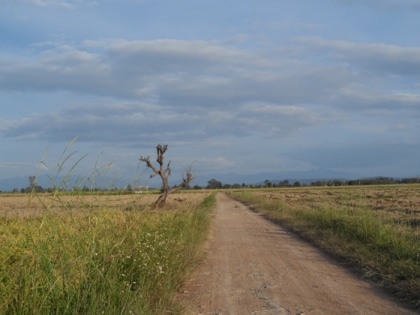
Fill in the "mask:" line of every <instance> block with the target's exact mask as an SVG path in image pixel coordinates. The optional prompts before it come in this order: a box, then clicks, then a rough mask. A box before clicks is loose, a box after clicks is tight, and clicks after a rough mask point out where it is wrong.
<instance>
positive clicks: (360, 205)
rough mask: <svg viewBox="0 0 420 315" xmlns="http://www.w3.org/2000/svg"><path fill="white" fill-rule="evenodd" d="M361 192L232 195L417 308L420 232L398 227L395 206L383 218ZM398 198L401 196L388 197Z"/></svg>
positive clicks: (419, 298) (419, 299) (326, 190)
mask: <svg viewBox="0 0 420 315" xmlns="http://www.w3.org/2000/svg"><path fill="white" fill-rule="evenodd" d="M366 189H368V188H366ZM380 189H382V188H380ZM388 189H389V188H388ZM358 193H359V195H357V193H356V194H355V193H354V191H351V188H347V189H329V188H324V189H319V188H315V189H311V188H298V189H288V190H287V189H283V190H282V189H277V190H266V191H261V190H259V191H257V190H255V191H252V190H247V191H236V192H233V193H232V194H231V195H232V196H233V197H235V198H236V199H239V200H242V201H244V202H246V203H248V204H250V205H251V206H252V207H253V208H254V209H256V211H258V212H261V213H263V214H264V215H265V216H266V217H268V218H269V219H271V220H273V221H276V222H279V223H280V224H282V225H283V226H285V227H287V228H289V229H290V230H293V231H294V232H296V233H297V234H299V235H301V236H302V237H304V238H305V239H307V240H309V241H310V242H312V243H314V244H316V245H317V246H319V247H321V248H322V249H323V250H325V251H327V252H328V253H330V254H333V255H335V256H336V257H338V258H340V259H341V260H344V261H346V262H347V263H348V264H349V265H350V266H351V267H352V268H356V269H357V270H358V272H359V273H361V274H362V275H363V276H364V277H366V278H368V279H370V280H372V281H374V282H375V283H376V285H378V286H382V287H385V288H387V289H388V290H389V291H391V292H392V293H393V294H395V295H396V296H398V297H399V298H401V299H402V300H405V301H409V302H410V303H411V304H413V305H415V306H418V307H419V306H420V233H419V231H418V230H417V229H412V228H409V227H407V226H401V225H396V224H394V220H393V218H392V216H393V215H395V212H396V210H395V209H394V208H391V209H389V212H388V215H387V212H386V211H384V213H385V214H382V215H379V214H378V213H376V212H375V211H374V210H372V208H371V206H370V205H369V204H368V202H367V199H366V197H364V196H365V195H368V192H367V191H365V192H364V193H363V192H362V194H361V191H359V192H358ZM364 194H365V195H364ZM395 198H398V195H392V196H391V197H390V199H395ZM380 201H381V202H383V199H382V198H381V200H380ZM405 211H407V210H405Z"/></svg>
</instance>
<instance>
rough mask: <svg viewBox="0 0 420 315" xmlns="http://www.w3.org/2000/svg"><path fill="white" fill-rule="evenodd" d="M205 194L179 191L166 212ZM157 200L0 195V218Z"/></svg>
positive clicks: (131, 206) (135, 206) (137, 206)
mask: <svg viewBox="0 0 420 315" xmlns="http://www.w3.org/2000/svg"><path fill="white" fill-rule="evenodd" d="M208 194H209V193H208V192H194V193H190V192H188V193H186V192H179V193H176V194H173V195H170V196H169V197H168V199H167V203H166V206H165V208H166V209H176V208H178V207H179V206H183V207H187V208H189V207H195V206H197V204H199V203H200V202H201V201H202V200H203V198H204V197H203V196H206V195H208ZM157 198H158V194H157V193H144V194H128V195H117V194H115V195H112V194H97V195H95V194H90V195H78V194H74V195H70V194H61V195H54V194H47V193H46V194H37V195H31V194H3V195H1V194H0V218H1V217H3V218H29V217H32V216H37V215H42V214H43V213H45V211H51V212H53V213H57V214H58V213H61V212H63V211H68V210H72V211H77V210H86V209H91V210H93V209H102V210H103V209H116V210H146V209H150V207H151V206H152V204H153V203H154V202H155V201H156V199H157Z"/></svg>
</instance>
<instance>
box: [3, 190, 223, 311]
mask: <svg viewBox="0 0 420 315" xmlns="http://www.w3.org/2000/svg"><path fill="white" fill-rule="evenodd" d="M183 196H184V197H185V196H187V195H183ZM55 198H57V197H55ZM99 198H101V197H99ZM102 198H103V197H102ZM186 198H188V196H187V197H186ZM214 203H215V196H214V194H212V195H210V196H208V197H206V198H205V199H204V201H203V202H201V203H200V204H198V205H195V206H191V205H189V204H186V203H180V205H178V206H177V207H176V208H175V209H168V210H166V211H162V212H153V211H148V210H142V211H139V210H135V209H134V208H133V207H132V208H130V209H131V210H132V211H125V210H124V206H125V205H124V204H123V203H122V204H121V206H120V208H118V207H112V208H106V207H103V206H101V207H100V208H97V207H87V208H82V209H73V208H72V207H71V203H68V201H66V202H65V205H66V206H65V207H64V208H65V209H64V210H62V211H53V210H52V209H45V211H44V213H43V214H41V215H35V216H29V217H27V216H24V217H2V218H0V243H1V251H0V310H1V313H2V314H60V315H61V314H165V313H168V314H179V313H182V307H181V306H180V305H179V304H177V302H176V300H175V299H174V293H175V292H176V290H177V288H179V286H180V285H181V284H182V282H183V281H184V280H185V277H186V276H187V274H188V271H189V270H190V269H191V268H192V267H193V266H194V264H195V263H196V262H197V258H198V252H199V247H200V244H201V243H202V242H203V240H204V239H205V238H206V235H207V231H208V226H209V221H210V219H209V212H210V210H211V208H212V207H213V205H214ZM89 204H91V202H89ZM184 204H185V205H184Z"/></svg>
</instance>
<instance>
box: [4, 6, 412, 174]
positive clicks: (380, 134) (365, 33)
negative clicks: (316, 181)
mask: <svg viewBox="0 0 420 315" xmlns="http://www.w3.org/2000/svg"><path fill="white" fill-rule="evenodd" d="M419 29H420V0H317V1H313V0H259V1H251V0H241V1H239V0H223V1H220V0H212V1H206V0H201V1H198V0H177V1H174V0H165V1H162V0H153V1H152V0H0V109H1V111H0V144H1V147H2V149H1V154H0V179H6V178H11V177H14V176H29V175H34V174H37V175H38V174H54V173H55V174H57V173H60V172H66V171H71V172H79V173H81V174H88V175H89V174H92V173H94V172H96V171H98V170H103V171H104V172H107V173H110V174H113V176H118V177H127V178H135V177H141V178H143V176H145V175H144V174H147V170H146V169H145V166H144V165H143V164H144V163H143V164H142V163H141V162H140V161H139V157H140V156H150V157H151V159H154V158H155V153H156V150H155V147H156V145H157V144H158V143H161V144H168V151H167V153H166V159H167V160H171V161H172V167H173V172H172V174H173V175H172V176H176V177H181V176H182V172H183V170H184V169H185V168H186V167H189V166H192V168H193V171H194V172H195V173H196V174H198V175H200V176H204V177H205V176H208V177H209V179H210V178H212V174H219V173H235V174H254V173H259V172H307V171H313V170H325V171H332V172H337V173H342V174H348V176H349V177H357V176H360V177H371V176H394V177H411V176H419V175H420V162H419V161H420V37H419V36H418V30H419ZM146 177H147V176H146ZM146 177H145V178H146ZM262 180H263V179H262ZM145 181H146V182H147V181H148V179H145Z"/></svg>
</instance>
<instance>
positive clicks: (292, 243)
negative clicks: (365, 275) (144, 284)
mask: <svg viewBox="0 0 420 315" xmlns="http://www.w3.org/2000/svg"><path fill="white" fill-rule="evenodd" d="M217 200H218V206H217V209H216V211H215V217H214V220H213V226H212V232H211V237H210V240H209V241H208V244H207V251H208V252H207V256H206V258H205V259H204V261H203V263H202V265H200V266H199V267H198V269H197V270H196V271H195V272H194V274H193V275H192V277H191V279H190V280H189V281H188V282H187V283H186V284H185V286H184V287H183V288H182V290H181V293H180V299H181V301H182V302H183V304H184V305H185V306H186V308H187V314H203V315H207V314H219V315H221V314H231V315H235V314H238V315H242V314H255V315H263V314H264V315H265V314H293V315H296V314H301V315H303V314H305V315H309V314H311V315H312V314H314V315H315V314H322V315H325V314H352V315H353V314H390V315H391V314H392V315H395V314H399V315H401V314H416V312H414V311H412V310H409V309H406V308H404V307H403V306H399V305H398V304H397V303H396V302H394V301H393V300H392V299H391V298H389V297H387V296H386V295H385V294H383V293H382V292H381V291H379V290H377V289H375V288H374V287H373V286H372V285H370V284H368V283H366V282H363V281H361V280H359V279H357V278H356V277H355V276H353V275H352V274H351V273H349V272H348V271H346V270H345V269H344V268H343V267H341V266H339V265H338V264H337V263H335V262H333V261H331V260H330V259H329V258H328V257H326V256H325V255H323V254H322V253H321V252H319V251H318V250H317V249H315V248H313V247H312V246H311V245H309V244H307V243H305V242H303V241H302V240H300V239H298V238H297V237H295V236H294V235H293V234H291V233H289V232H287V231H286V230H284V229H282V228H281V227H279V226H278V225H276V224H274V223H271V222H269V221H267V220H266V219H264V218H263V217H261V216H260V215H259V214H257V213H255V212H253V211H251V210H250V209H249V208H247V207H246V206H244V205H243V204H241V203H239V202H237V201H234V200H233V199H231V198H229V197H228V196H226V195H225V194H222V193H219V194H218V196H217Z"/></svg>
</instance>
